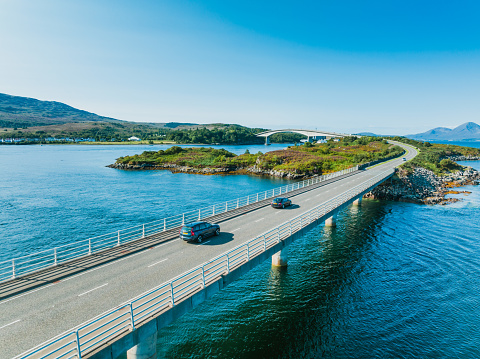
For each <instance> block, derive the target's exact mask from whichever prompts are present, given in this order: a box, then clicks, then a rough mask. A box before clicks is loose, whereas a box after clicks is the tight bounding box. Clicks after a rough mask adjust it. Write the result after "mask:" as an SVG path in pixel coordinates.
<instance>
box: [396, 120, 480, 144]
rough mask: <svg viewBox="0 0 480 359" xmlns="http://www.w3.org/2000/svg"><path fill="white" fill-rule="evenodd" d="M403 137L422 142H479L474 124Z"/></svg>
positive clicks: (477, 127) (477, 128)
mask: <svg viewBox="0 0 480 359" xmlns="http://www.w3.org/2000/svg"><path fill="white" fill-rule="evenodd" d="M405 137H408V138H412V139H415V140H423V141H476V140H480V126H479V125H477V124H476V123H475V122H465V123H464V124H462V125H460V126H458V127H456V128H454V129H453V130H452V129H450V128H446V127H437V128H434V129H431V130H429V131H427V132H423V133H417V134H413V135H407V136H405Z"/></svg>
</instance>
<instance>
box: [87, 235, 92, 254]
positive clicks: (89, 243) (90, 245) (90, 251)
mask: <svg viewBox="0 0 480 359" xmlns="http://www.w3.org/2000/svg"><path fill="white" fill-rule="evenodd" d="M88 254H89V255H90V254H92V240H91V239H90V238H89V239H88Z"/></svg>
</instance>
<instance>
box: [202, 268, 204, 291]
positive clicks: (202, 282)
mask: <svg viewBox="0 0 480 359" xmlns="http://www.w3.org/2000/svg"><path fill="white" fill-rule="evenodd" d="M202 283H203V288H205V266H202Z"/></svg>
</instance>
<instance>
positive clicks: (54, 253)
mask: <svg viewBox="0 0 480 359" xmlns="http://www.w3.org/2000/svg"><path fill="white" fill-rule="evenodd" d="M53 265H54V266H56V265H57V247H55V248H53Z"/></svg>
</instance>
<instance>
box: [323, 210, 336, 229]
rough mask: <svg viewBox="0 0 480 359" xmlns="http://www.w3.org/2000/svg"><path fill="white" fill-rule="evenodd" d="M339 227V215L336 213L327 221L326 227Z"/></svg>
mask: <svg viewBox="0 0 480 359" xmlns="http://www.w3.org/2000/svg"><path fill="white" fill-rule="evenodd" d="M336 226H337V214H336V213H334V214H333V215H332V216H331V217H328V218H327V219H326V220H325V227H336Z"/></svg>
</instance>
